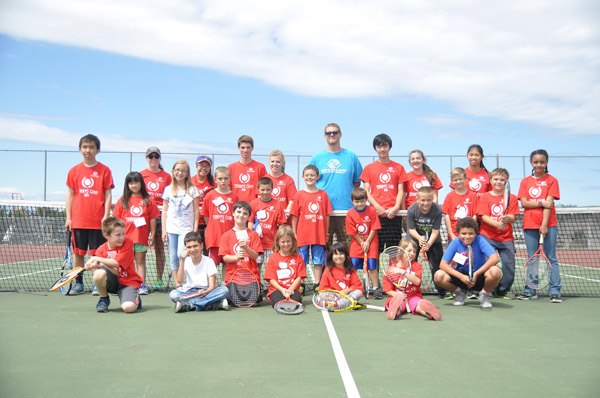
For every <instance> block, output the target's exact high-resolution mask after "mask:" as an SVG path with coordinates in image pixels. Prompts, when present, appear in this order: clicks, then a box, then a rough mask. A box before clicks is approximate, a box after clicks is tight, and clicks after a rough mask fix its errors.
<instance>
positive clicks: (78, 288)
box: [69, 282, 85, 296]
mask: <svg viewBox="0 0 600 398" xmlns="http://www.w3.org/2000/svg"><path fill="white" fill-rule="evenodd" d="M84 291H85V289H84V288H83V283H79V282H77V283H75V284H74V285H73V287H72V288H71V291H70V292H69V296H78V295H80V294H83V292H84Z"/></svg>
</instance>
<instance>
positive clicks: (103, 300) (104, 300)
mask: <svg viewBox="0 0 600 398" xmlns="http://www.w3.org/2000/svg"><path fill="white" fill-rule="evenodd" d="M109 305H110V297H108V296H106V297H100V300H98V304H96V312H108V306H109Z"/></svg>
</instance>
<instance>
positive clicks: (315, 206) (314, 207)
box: [308, 202, 320, 213]
mask: <svg viewBox="0 0 600 398" xmlns="http://www.w3.org/2000/svg"><path fill="white" fill-rule="evenodd" d="M319 208H320V206H319V203H317V202H309V203H308V211H310V212H311V213H318V212H319Z"/></svg>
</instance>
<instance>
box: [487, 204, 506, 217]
mask: <svg viewBox="0 0 600 398" xmlns="http://www.w3.org/2000/svg"><path fill="white" fill-rule="evenodd" d="M490 210H491V211H492V216H496V217H500V216H502V214H504V206H503V205H501V204H499V203H498V204H495V205H492V208H491V209H490Z"/></svg>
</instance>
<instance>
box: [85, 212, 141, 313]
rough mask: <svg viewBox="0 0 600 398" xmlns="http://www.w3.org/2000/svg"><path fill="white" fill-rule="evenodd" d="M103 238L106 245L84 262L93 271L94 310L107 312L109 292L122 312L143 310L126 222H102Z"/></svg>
mask: <svg viewBox="0 0 600 398" xmlns="http://www.w3.org/2000/svg"><path fill="white" fill-rule="evenodd" d="M102 235H104V237H105V238H106V242H105V243H103V244H102V245H101V246H100V247H99V248H98V249H97V250H96V255H95V256H93V257H91V258H90V259H89V260H88V261H87V262H86V263H85V269H86V270H93V271H94V274H93V275H94V276H93V278H94V284H95V285H96V287H97V288H98V292H99V293H100V300H98V304H96V311H98V312H108V306H109V305H110V297H108V293H112V294H118V295H119V300H120V301H121V308H122V309H123V311H124V312H127V313H132V312H136V311H137V310H138V309H141V308H142V300H141V299H140V295H139V288H140V286H141V285H142V282H143V279H142V277H141V276H140V275H138V274H137V272H135V260H134V252H133V241H132V240H131V239H130V238H127V237H125V222H124V221H122V220H120V219H118V218H117V217H112V216H111V217H108V218H107V219H106V220H104V221H103V222H102Z"/></svg>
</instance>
